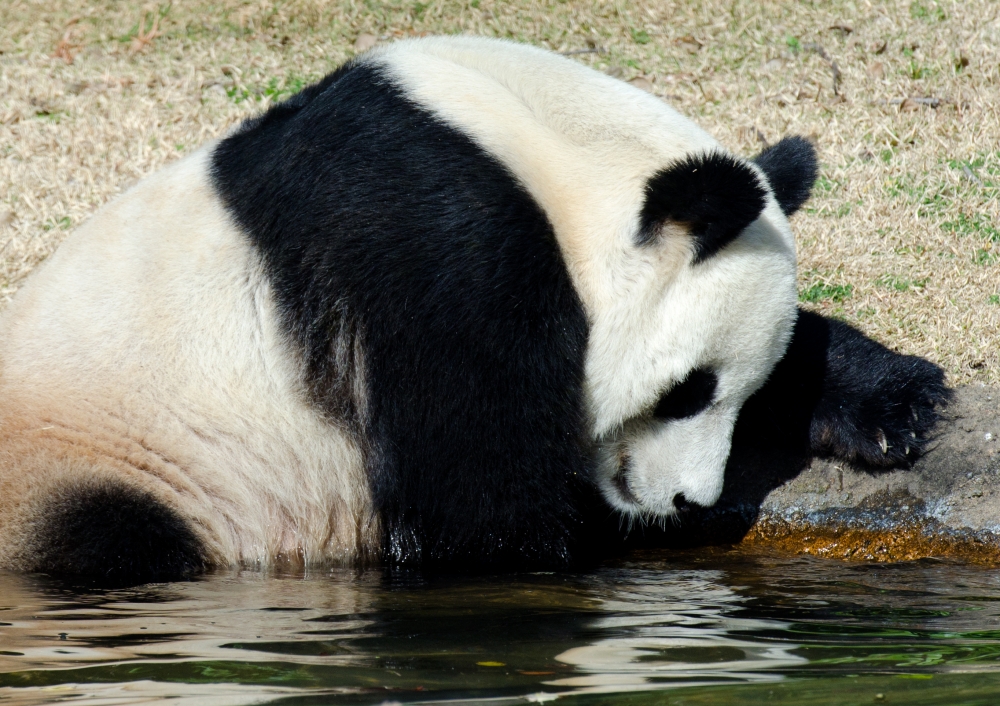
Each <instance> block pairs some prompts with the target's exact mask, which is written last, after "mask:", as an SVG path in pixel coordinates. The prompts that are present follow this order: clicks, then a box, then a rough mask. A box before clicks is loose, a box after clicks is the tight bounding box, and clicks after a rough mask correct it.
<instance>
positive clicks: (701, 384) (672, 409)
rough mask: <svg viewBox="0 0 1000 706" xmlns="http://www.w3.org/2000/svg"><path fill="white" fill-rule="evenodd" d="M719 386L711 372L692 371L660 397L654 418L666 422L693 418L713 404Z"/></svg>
mask: <svg viewBox="0 0 1000 706" xmlns="http://www.w3.org/2000/svg"><path fill="white" fill-rule="evenodd" d="M718 384H719V378H718V376H717V375H716V374H715V373H713V372H712V371H711V370H704V369H702V368H698V369H697V370H692V371H691V372H690V373H688V376H687V377H686V378H685V379H684V380H683V381H682V382H680V383H678V384H676V385H674V386H673V387H672V388H671V389H670V390H669V391H668V392H667V393H666V394H664V395H661V396H660V399H659V401H657V403H656V407H654V408H653V416H654V417H656V418H657V419H664V420H666V419H686V418H687V417H693V416H694V415H696V414H698V412H700V411H702V410H703V409H705V408H706V407H708V405H710V404H712V400H713V399H715V388H716V387H717V386H718Z"/></svg>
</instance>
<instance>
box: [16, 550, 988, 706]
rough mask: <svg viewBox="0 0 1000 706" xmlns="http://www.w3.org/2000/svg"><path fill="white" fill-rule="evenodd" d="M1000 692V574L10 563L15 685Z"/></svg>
mask: <svg viewBox="0 0 1000 706" xmlns="http://www.w3.org/2000/svg"><path fill="white" fill-rule="evenodd" d="M168 698H169V699H170V700H171V702H172V703H174V704H250V703H282V704H327V703H330V704H339V703H343V704H355V703H365V704H381V703H383V702H389V703H393V702H401V703H439V702H451V703H461V702H470V703H471V702H475V703H480V702H483V701H487V700H489V702H490V703H497V704H501V703H531V702H534V703H545V702H548V701H558V702H560V703H566V704H677V705H680V704H745V703H748V702H752V701H767V702H768V703H770V704H858V703H865V704H867V703H873V704H879V703H885V704H891V703H906V704H942V705H945V704H947V705H948V706H953V705H954V704H990V705H993V704H996V703H1000V576H998V575H997V572H996V571H995V570H991V569H984V568H977V567H968V566H962V565H957V564H953V563H943V562H930V561H925V562H915V563H908V564H896V565H872V564H848V563H840V562H834V561H823V560H817V559H812V558H799V557H773V556H767V555H762V554H757V555H747V554H745V553H741V552H737V551H733V550H701V551H698V552H689V553H680V554H678V553H662V554H661V553H646V554H637V555H632V556H631V557H630V558H629V559H627V560H623V561H619V562H616V563H613V564H607V565H605V566H603V567H601V568H599V569H595V570H593V571H589V572H584V573H555V574H521V575H513V576H479V577H427V576H417V575H407V576H388V575H386V574H384V573H383V572H380V571H374V570H369V571H364V572H360V571H352V570H344V569H337V570H324V571H317V572H311V573H307V574H304V575H302V574H300V575H292V574H275V573H270V574H263V573H257V572H251V571H241V572H220V573H216V574H213V575H211V576H208V577H206V578H203V579H201V580H198V581H193V582H186V583H175V584H161V585H152V586H145V587H141V588H137V589H129V590H114V591H109V590H103V591H100V590H91V591H85V590H80V589H76V590H68V589H66V588H65V587H63V586H60V585H58V584H55V583H53V582H51V581H48V580H46V579H44V578H40V577H24V576H16V575H5V574H0V703H3V704H7V703H10V704H36V703H54V702H55V703H59V702H74V701H82V702H85V703H88V704H132V703H149V702H151V701H157V700H160V699H168Z"/></svg>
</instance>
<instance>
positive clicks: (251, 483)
mask: <svg viewBox="0 0 1000 706" xmlns="http://www.w3.org/2000/svg"><path fill="white" fill-rule="evenodd" d="M815 176H816V160H815V155H814V153H813V150H812V148H811V146H810V145H809V143H807V142H806V141H804V140H802V139H800V138H788V139H786V140H783V141H781V142H779V143H777V144H776V145H774V146H772V147H771V148H769V149H767V150H765V151H764V152H763V153H762V154H760V155H758V156H757V157H756V159H755V160H747V159H743V158H740V157H738V156H736V155H733V154H732V153H730V152H728V151H726V150H725V149H724V148H723V147H722V146H721V145H720V144H719V143H718V142H717V141H716V140H715V139H713V138H712V137H711V136H710V135H708V134H707V133H706V132H705V131H704V130H702V129H700V128H699V127H698V126H697V125H695V124H694V123H693V122H691V121H690V120H688V119H686V118H684V117H682V116H681V115H680V114H679V113H677V112H676V111H675V110H673V109H672V108H671V107H670V106H668V105H667V104H665V103H664V102H662V101H661V100H659V99H657V98H656V97H654V96H652V95H650V94H648V93H645V92H643V91H641V90H638V89H636V88H633V87H631V86H629V85H627V84H625V83H622V82H620V81H618V80H616V79H614V78H611V77H609V76H606V75H603V74H601V73H598V72H595V71H593V70H591V69H589V68H586V67H584V66H582V65H580V64H578V63H575V62H574V61H572V60H570V59H567V58H564V57H561V56H558V55H555V54H552V53H548V52H546V51H543V50H540V49H537V48H532V47H529V46H523V45H520V44H515V43H512V42H507V41H500V40H492V39H477V38H469V37H449V38H445V37H441V38H425V39H415V40H407V41H401V42H398V43H396V44H393V45H391V46H386V47H382V48H377V49H375V50H373V51H371V52H368V53H366V54H363V55H361V56H359V57H357V58H355V59H354V60H352V61H349V62H348V63H347V64H345V65H344V66H342V67H341V68H339V69H337V70H336V71H334V72H333V73H332V74H330V75H329V76H327V77H326V78H324V79H323V80H321V81H320V82H319V83H317V84H315V85H313V86H310V87H308V88H306V89H305V90H303V91H302V92H301V93H299V94H298V95H296V96H294V97H292V98H290V99H289V100H287V101H286V102H284V103H280V104H277V105H275V106H273V107H272V108H270V109H269V110H268V111H267V112H265V113H263V114H262V115H259V116H257V117H254V118H252V119H250V120H247V121H246V122H244V123H243V124H242V125H240V126H239V127H238V128H236V129H235V130H234V131H233V132H232V133H231V134H230V135H229V136H227V137H225V138H224V139H222V140H219V141H216V142H211V143H209V144H207V145H205V146H203V147H202V148H201V149H200V150H198V151H197V152H195V153H193V154H191V155H190V156H188V157H186V158H184V159H182V160H180V161H178V162H176V163H174V164H172V165H170V166H168V167H166V168H164V169H162V170H161V171H159V172H158V173H156V174H154V175H152V176H150V177H148V178H146V179H145V180H143V181H142V182H140V183H139V184H138V185H136V186H134V187H133V188H131V189H130V190H128V191H127V192H126V193H124V194H123V195H122V196H120V197H119V198H118V199H117V200H115V201H113V202H112V203H110V204H109V205H107V206H105V207H103V208H102V209H100V210H99V211H98V212H97V213H96V214H95V215H94V216H93V217H92V218H91V219H90V220H89V222H87V223H86V224H85V225H83V226H82V227H81V228H79V229H78V231H77V232H75V233H74V234H73V235H72V236H71V237H69V238H68V239H67V240H66V241H65V242H64V243H63V244H62V246H61V247H60V248H59V250H58V251H57V252H56V253H55V254H54V255H53V256H52V257H51V258H50V259H49V260H48V261H47V262H46V263H45V264H43V265H42V266H41V267H40V268H39V269H38V271H37V272H35V273H34V274H33V275H32V277H31V278H30V281H29V282H28V283H27V284H26V285H25V286H24V287H23V288H22V289H21V290H20V291H18V293H17V294H16V296H15V298H14V300H13V302H12V303H11V304H10V305H9V306H8V307H7V308H6V309H5V310H4V311H3V312H2V315H0V316H2V318H0V568H6V569H14V570H24V571H41V572H48V573H51V574H58V575H69V576H84V577H88V576H89V577H94V578H99V579H104V580H109V581H121V582H140V581H150V580H166V579H174V578H182V577H185V576H190V575H192V574H195V573H197V572H199V571H202V570H204V569H206V568H208V567H212V566H232V565H252V566H270V565H274V564H276V563H280V562H288V561H291V562H296V563H300V564H305V565H315V564H322V563H341V564H353V565H364V564H366V563H371V562H385V563H388V564H391V565H400V566H407V565H417V566H446V567H457V568H476V567H479V568H484V567H485V568H503V567H529V568H530V567H536V568H537V567H549V568H551V567H561V566H567V565H570V564H571V563H572V562H573V561H574V560H575V559H576V557H578V556H580V555H581V554H582V553H585V552H586V549H587V548H586V546H582V545H583V544H585V542H583V541H582V540H581V537H585V536H587V530H586V524H587V512H586V511H585V509H584V508H586V507H588V506H589V505H588V503H589V502H590V499H591V498H592V497H593V495H594V494H595V493H596V494H598V495H599V496H600V497H601V498H602V503H604V504H605V505H604V510H603V512H604V514H605V515H606V514H607V512H608V507H609V506H610V509H611V510H613V511H616V512H618V513H621V514H622V515H624V516H627V517H633V518H635V517H638V518H667V517H671V516H674V515H676V514H677V513H678V512H680V511H681V510H683V508H685V507H689V506H699V505H700V506H709V505H711V504H712V503H713V502H715V500H716V499H717V498H718V497H719V494H720V492H721V490H722V482H723V476H724V470H725V466H726V461H727V456H728V454H729V448H730V439H731V436H732V432H733V428H734V425H735V423H736V421H737V418H738V415H739V413H740V410H741V408H742V407H743V406H744V403H745V402H746V401H747V399H748V398H750V397H751V395H754V394H755V393H758V391H759V390H761V388H762V386H764V390H765V391H766V390H767V389H768V387H767V386H765V382H767V381H768V379H769V376H772V373H774V372H775V371H776V370H777V371H779V372H780V370H786V372H785V373H784V374H783V375H778V378H777V382H775V383H773V384H772V385H771V389H774V390H778V393H777V397H776V398H775V399H776V402H775V401H774V400H772V403H775V404H777V405H778V406H779V407H780V406H781V405H783V404H785V403H786V402H787V403H788V404H795V403H798V401H799V400H798V399H797V397H798V395H799V393H798V392H796V390H798V389H799V388H800V387H801V386H802V385H805V386H806V387H808V388H809V389H812V390H815V391H816V395H817V400H819V398H820V397H824V396H825V397H826V398H829V397H830V396H831V395H832V396H833V399H834V400H835V402H836V404H832V405H831V404H827V405H826V408H827V417H828V418H824V419H823V420H820V421H819V422H818V425H819V427H822V429H821V430H820V431H819V432H818V433H817V438H816V440H815V444H816V447H817V448H818V449H821V448H827V449H828V450H830V451H831V452H832V453H835V454H837V455H839V456H841V457H844V458H847V459H849V460H859V461H861V462H868V463H871V464H874V465H892V464H899V463H905V462H906V460H907V459H908V458H911V457H913V456H914V455H915V454H916V453H918V452H919V451H920V449H921V447H922V444H923V442H924V441H925V439H926V437H927V434H928V433H929V431H930V426H931V424H932V423H933V419H934V412H933V409H934V405H935V404H936V403H937V402H938V401H940V398H941V395H942V394H943V393H942V390H943V387H942V383H941V380H942V378H941V377H940V373H939V370H938V369H937V368H936V366H933V365H931V364H930V363H926V362H924V361H919V362H918V363H915V362H914V361H916V360H917V359H910V358H904V357H902V356H896V355H895V354H891V353H887V352H885V351H884V349H881V348H880V351H882V352H880V353H879V355H882V356H883V358H884V364H883V365H882V368H881V373H877V371H872V370H869V368H868V366H867V359H868V358H870V357H871V356H867V358H866V357H865V356H862V357H861V359H859V360H858V361H856V362H854V361H852V360H851V354H852V351H853V350H855V349H859V348H858V346H862V347H863V345H865V344H864V343H863V342H864V341H867V339H864V338H863V337H861V336H860V334H857V333H856V332H853V330H847V329H844V331H845V333H843V335H840V336H839V337H836V336H835V337H834V339H836V340H833V339H831V340H828V341H827V342H825V343H823V344H821V345H820V349H819V352H818V355H819V356H820V357H821V358H824V360H825V357H826V356H827V352H828V351H830V350H834V348H836V346H835V345H834V344H836V341H841V342H844V341H846V342H847V343H846V344H844V345H841V348H842V349H843V351H840V352H842V353H843V352H846V358H845V357H844V356H843V355H840V354H839V353H838V354H837V355H833V356H832V357H831V360H833V359H837V360H840V361H841V362H840V364H839V366H840V367H837V366H836V365H834V366H833V367H831V366H828V365H826V364H821V365H820V366H819V368H820V369H815V370H814V369H813V367H814V366H813V367H810V366H805V367H803V366H797V365H796V362H795V360H794V357H793V359H792V360H791V362H783V363H782V365H783V366H784V367H783V368H782V366H778V368H777V369H776V365H777V364H778V363H779V361H782V360H783V358H785V361H787V360H788V358H787V357H785V354H786V350H796V345H795V344H793V345H792V348H791V349H789V341H790V340H792V338H793V335H794V336H796V337H798V330H799V329H800V328H802V322H803V321H806V322H807V323H808V322H809V321H813V319H814V318H815V316H814V315H809V314H804V313H800V312H799V311H798V310H797V308H796V284H795V247H794V240H793V235H792V232H791V229H790V227H789V223H788V219H787V217H788V216H789V215H791V214H792V213H793V212H794V211H795V210H796V209H798V208H799V206H801V204H802V203H803V202H804V201H805V199H806V198H807V196H808V193H809V189H810V187H811V185H812V182H813V180H814V179H815ZM810 317H813V318H810ZM806 328H808V326H807V327H806ZM838 330H840V329H838ZM806 337H807V338H809V339H810V340H814V339H815V337H814V336H812V337H810V336H808V335H807V336H806ZM828 338H829V337H828ZM873 345H876V346H877V344H873ZM799 348H803V346H799ZM808 348H810V346H809V345H806V346H805V347H804V348H803V350H805V349H808ZM812 348H813V349H814V348H815V345H813V346H812ZM810 350H812V349H810ZM837 350H840V349H837ZM859 350H860V349H859ZM816 354H817V352H816V351H815V350H812V352H811V353H810V355H811V356H812V358H815V357H816ZM838 355H839V358H838ZM878 374H882V377H881V378H878V379H876V378H877V376H878ZM889 379H891V380H890V382H891V384H883V383H884V381H885V380H889ZM841 383H845V384H841ZM775 385H776V386H775ZM879 385H882V387H879ZM872 393H875V396H877V397H878V398H879V400H881V406H878V407H877V408H872V407H870V406H866V405H867V402H864V401H863V400H862V401H861V402H859V401H858V400H859V396H863V395H865V394H868V395H869V397H871V396H872ZM758 394H760V393H758ZM845 403H846V404H847V406H848V408H851V409H852V410H854V411H857V410H856V409H854V408H858V409H860V410H861V411H860V412H859V413H858V414H854V413H853V412H851V413H850V414H848V413H846V412H842V411H840V410H843V409H844V404H845ZM852 405H853V407H852ZM859 405H860V407H859ZM820 406H822V405H820ZM816 408H817V405H812V407H811V409H816ZM903 409H905V410H906V413H905V414H902V413H899V410H903ZM911 409H918V410H919V414H916V415H911V414H910V411H909V410H911ZM804 413H805V414H812V412H811V411H809V410H807V411H806V412H804ZM823 429H826V430H827V431H823ZM830 430H832V432H831V433H827V432H828V431H830ZM831 434H832V436H831ZM887 434H888V435H889V441H890V442H891V443H887V442H886V435H887ZM879 435H881V436H879ZM902 439H905V440H906V445H907V448H906V452H905V453H903V451H902V449H903V446H904V444H903V443H902V441H899V440H902ZM835 442H836V443H835ZM888 446H891V447H892V451H891V452H890V451H889V450H888V449H887V447H888ZM879 449H881V454H880V452H879Z"/></svg>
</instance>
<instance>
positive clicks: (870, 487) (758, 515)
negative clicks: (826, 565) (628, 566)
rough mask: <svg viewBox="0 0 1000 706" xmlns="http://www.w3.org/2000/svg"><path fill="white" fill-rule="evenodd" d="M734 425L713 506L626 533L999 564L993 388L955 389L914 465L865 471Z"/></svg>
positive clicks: (689, 542) (859, 556)
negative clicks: (723, 476) (718, 496)
mask: <svg viewBox="0 0 1000 706" xmlns="http://www.w3.org/2000/svg"><path fill="white" fill-rule="evenodd" d="M770 441H773V440H767V439H755V438H753V437H752V435H748V434H743V435H741V434H740V433H739V430H738V431H737V435H736V438H735V439H734V445H733V452H732V456H731V459H730V462H729V466H728V468H727V471H726V489H725V491H724V493H723V496H722V498H721V499H720V501H719V503H718V504H716V505H715V506H714V507H712V508H709V509H703V510H694V511H692V512H689V513H687V514H686V516H684V517H682V518H681V519H680V522H679V523H678V524H677V525H675V526H668V527H666V528H648V527H647V528H639V529H637V530H634V531H633V532H632V533H631V536H630V537H629V541H630V542H631V543H633V544H634V545H636V546H648V545H650V544H658V545H663V544H667V545H673V546H693V545H704V544H706V543H708V544H717V543H735V542H741V543H743V544H745V545H748V546H753V547H754V548H757V549H759V548H764V547H773V548H774V549H776V550H780V551H789V552H796V553H809V554H815V555H819V556H829V557H837V558H841V559H852V560H863V561H873V560H874V561H901V560H908V559H918V558H924V557H954V558H959V559H962V560H966V561H972V562H976V563H990V564H1000V389H997V388H992V387H982V386H970V387H963V388H958V389H957V390H955V396H954V399H953V401H952V402H951V404H950V405H949V406H948V408H947V409H946V410H944V413H943V419H942V421H941V423H940V424H939V425H938V427H937V429H936V432H935V435H934V440H933V442H932V444H930V446H929V448H928V450H927V452H926V453H925V454H924V455H923V457H921V458H920V459H918V460H917V461H916V463H915V464H914V465H913V467H912V468H909V469H901V470H892V471H874V472H873V471H865V470H859V469H856V468H852V467H851V466H850V465H848V464H845V463H843V462H838V461H834V460H824V459H814V458H810V457H809V456H808V455H807V454H806V453H805V452H804V451H801V450H798V449H799V448H800V447H797V445H796V444H795V443H791V444H789V445H787V446H783V445H781V444H777V445H775V444H773V443H769V442H770Z"/></svg>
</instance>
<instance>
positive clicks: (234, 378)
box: [0, 145, 377, 564]
mask: <svg viewBox="0 0 1000 706" xmlns="http://www.w3.org/2000/svg"><path fill="white" fill-rule="evenodd" d="M211 149H212V145H208V146H206V147H205V148H203V149H202V150H200V151H199V152H197V153H196V154H194V155H192V156H190V157H188V158H186V159H184V160H182V161H180V162H178V163H176V164H174V165H171V166H170V167H167V168H166V169H164V170H162V171H160V172H158V173H157V174H154V175H153V176H151V177H149V178H147V179H145V180H144V181H142V182H141V183H140V184H139V185H138V186H136V187H135V188H133V189H132V190H130V191H129V192H127V193H126V194H125V195H123V196H122V197H121V198H119V199H118V200H116V201H115V202H114V203H112V204H111V205H109V206H107V207H105V208H103V209H102V210H101V211H99V212H98V213H97V214H96V215H95V216H94V217H93V218H92V219H91V220H90V221H89V222H88V223H87V224H86V225H84V226H83V227H82V228H80V229H79V230H78V231H77V232H76V233H74V234H73V235H72V236H71V237H70V238H68V239H67V241H66V242H65V243H64V244H63V245H62V246H61V247H60V249H59V251H58V252H57V253H56V254H55V255H54V256H53V257H52V258H51V260H50V261H49V262H47V263H46V264H45V265H43V267H42V268H41V271H39V272H37V273H36V274H35V275H34V276H33V277H32V279H31V280H30V282H29V283H28V284H27V285H26V286H25V287H24V288H23V289H22V290H21V291H20V292H18V295H17V298H16V300H15V302H14V304H13V305H12V306H11V308H10V309H9V310H8V311H7V312H5V315H4V317H3V318H2V319H0V340H2V341H3V346H2V366H0V400H6V401H7V402H6V403H5V404H3V405H0V412H3V411H4V410H3V408H4V407H6V406H7V405H8V404H12V403H11V400H19V402H18V404H17V409H16V412H15V416H14V417H11V416H10V410H9V409H8V417H7V419H6V424H4V423H3V414H0V447H3V446H5V445H7V446H9V445H12V444H18V445H19V448H23V449H24V451H23V452H22V454H21V456H24V455H28V456H30V455H31V454H32V453H33V451H32V449H33V448H35V447H38V448H42V447H45V449H46V453H49V452H50V450H51V447H53V446H55V447H59V448H60V449H63V448H64V449H66V450H65V451H64V452H63V451H60V453H61V454H63V455H64V456H66V455H68V456H70V457H74V456H80V457H84V458H86V459H89V460H90V461H91V463H90V464H89V466H92V467H93V470H92V471H86V470H80V471H78V472H77V477H75V478H67V477H66V476H67V475H72V472H71V471H68V470H66V469H67V468H72V467H75V466H74V465H73V464H69V465H65V464H63V466H62V467H61V468H58V469H53V470H52V471H51V473H50V474H47V472H46V469H44V468H42V469H41V471H40V472H39V474H38V476H37V478H36V480H35V481H34V482H35V484H41V485H43V486H44V485H46V484H59V483H62V482H66V481H87V480H89V476H90V475H93V476H94V477H95V478H98V477H101V475H102V473H104V472H105V471H107V469H108V468H111V469H112V470H111V471H109V472H111V473H113V472H124V473H128V474H130V476H131V477H132V478H133V482H135V483H137V484H139V485H140V486H141V487H144V488H146V489H147V490H150V491H151V492H153V493H155V494H156V495H157V496H158V497H160V498H161V499H162V500H163V501H164V502H165V503H167V504H168V505H170V506H173V507H179V508H182V510H183V512H184V514H185V515H186V516H193V517H194V519H195V522H196V530H197V531H198V532H199V534H200V536H201V538H202V539H203V540H204V541H205V542H206V544H207V548H208V551H209V554H210V556H211V557H212V558H213V559H214V560H215V561H216V562H217V563H220V564H235V563H265V564H266V563H270V562H272V561H274V560H275V559H277V558H282V557H284V558H287V559H290V560H293V561H298V560H305V561H308V562H318V561H324V560H325V561H331V560H349V559H354V558H356V557H357V556H358V555H359V554H364V553H366V552H368V551H369V550H375V549H377V544H373V543H374V542H377V532H375V531H374V529H375V528H374V525H373V524H372V518H371V508H370V498H369V496H368V490H367V487H368V486H367V481H366V479H365V476H364V471H363V468H362V458H361V453H360V451H359V450H358V448H357V446H356V444H355V443H354V441H353V440H352V439H351V438H350V437H349V436H348V435H347V434H346V433H345V432H344V431H342V430H341V429H339V428H338V427H336V426H333V425H331V424H329V423H327V422H324V421H323V420H322V419H321V418H320V416H319V415H318V414H317V413H316V411H315V409H314V408H313V407H312V406H311V405H310V403H309V402H308V399H307V396H306V393H305V390H304V389H303V385H302V381H301V379H300V378H301V373H300V369H301V366H300V365H299V364H298V362H297V360H296V355H295V353H294V351H293V350H292V349H291V347H289V346H288V345H287V344H286V343H285V336H284V334H283V333H282V332H280V331H278V330H277V329H276V326H277V321H278V319H277V315H276V312H275V310H274V309H275V305H274V302H273V301H272V295H271V291H270V288H269V286H268V284H267V279H266V277H264V275H263V273H262V271H261V267H260V264H259V262H258V261H257V259H256V256H255V255H254V253H253V252H252V250H251V246H250V244H249V241H248V239H247V238H246V237H245V236H244V235H243V234H241V233H240V232H239V231H238V230H237V229H236V227H235V226H234V225H233V224H232V223H231V222H230V220H229V217H228V215H227V214H226V212H225V211H224V209H223V207H222V205H221V204H220V203H219V201H218V198H217V196H216V195H215V193H214V191H213V189H212V187H211V185H210V183H209V178H208V174H207V167H208V164H209V157H210V153H211ZM80 432H83V434H81V433H80ZM26 440H27V441H26ZM21 461H24V459H23V458H22V459H21ZM122 462H124V463H125V466H124V469H125V470H124V471H114V469H116V468H119V467H120V465H121V463H122ZM22 465H23V464H22ZM87 467H88V464H84V465H83V468H87ZM5 473H8V474H9V473H13V471H12V470H11V469H10V468H8V467H5V464H4V463H3V461H2V459H0V485H2V484H3V483H4V482H5V481H8V482H9V481H11V479H5V478H3V475H4V474H5ZM49 475H51V478H49ZM104 475H107V473H104ZM51 489H52V490H58V488H56V487H53V488H51ZM36 490H38V491H41V492H44V490H45V488H38V489H36ZM0 505H3V501H2V500H0ZM0 524H2V523H0ZM0 544H2V541H0ZM2 553H3V552H2V551H0V554H2Z"/></svg>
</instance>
